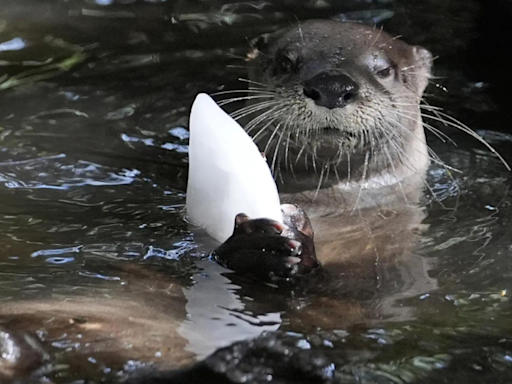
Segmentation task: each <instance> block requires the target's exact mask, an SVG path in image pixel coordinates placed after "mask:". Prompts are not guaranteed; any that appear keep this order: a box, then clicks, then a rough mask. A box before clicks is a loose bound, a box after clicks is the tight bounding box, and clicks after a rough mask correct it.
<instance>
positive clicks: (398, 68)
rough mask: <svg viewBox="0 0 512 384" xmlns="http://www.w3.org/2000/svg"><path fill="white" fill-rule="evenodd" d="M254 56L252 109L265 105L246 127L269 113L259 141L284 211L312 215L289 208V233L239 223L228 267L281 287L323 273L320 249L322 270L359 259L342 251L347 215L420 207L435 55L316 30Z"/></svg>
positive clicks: (314, 26)
mask: <svg viewBox="0 0 512 384" xmlns="http://www.w3.org/2000/svg"><path fill="white" fill-rule="evenodd" d="M254 56H256V57H255V59H254V60H253V61H252V63H251V75H252V78H253V79H254V80H251V84H255V85H256V86H255V87H253V89H251V90H250V92H251V93H250V94H249V95H250V96H248V98H249V99H250V100H251V101H254V100H258V102H256V103H255V102H252V103H250V105H249V106H248V107H245V108H242V109H241V110H240V111H239V112H236V113H235V116H237V115H240V113H241V114H245V113H247V112H253V111H257V113H258V115H257V117H255V118H254V119H252V120H251V121H250V122H249V123H248V124H247V127H248V131H249V132H254V139H255V141H256V142H257V143H258V144H259V145H260V147H261V149H262V150H263V151H264V152H265V153H266V156H267V158H269V159H271V166H272V167H273V170H274V174H275V176H276V179H277V181H278V182H279V183H280V190H281V191H284V194H283V195H282V199H283V200H284V201H285V202H287V203H293V204H296V205H297V206H298V207H300V209H299V208H295V209H293V208H290V206H289V205H288V206H284V209H283V214H284V221H285V224H287V227H288V228H286V229H285V228H284V227H281V226H280V225H279V224H278V223H276V222H272V221H269V220H266V221H265V220H262V219H257V220H249V218H247V217H246V216H245V215H239V217H237V219H236V223H235V231H234V234H233V236H232V237H231V238H230V239H228V240H227V241H226V242H225V243H224V244H222V245H221V246H220V247H219V248H218V249H217V251H216V253H215V255H216V258H217V259H218V260H219V261H220V262H221V263H223V264H224V265H226V266H227V267H228V268H230V269H234V270H238V271H242V272H243V271H253V272H254V271H256V272H258V273H260V274H261V275H268V274H271V275H274V276H280V277H288V276H293V275H296V274H304V273H307V272H310V271H311V270H312V269H314V268H316V267H317V265H318V262H317V261H316V257H315V254H314V253H315V245H316V248H317V249H318V256H319V261H320V262H322V263H326V262H332V263H335V264H339V262H340V261H342V260H343V259H351V258H352V256H349V254H350V251H347V248H346V247H345V246H343V247H340V246H341V244H340V239H342V238H343V237H344V233H346V231H347V228H348V227H350V221H351V219H350V217H348V218H347V217H346V216H347V215H346V214H345V213H347V211H352V213H353V211H354V210H356V209H357V210H358V216H361V215H363V211H364V209H365V208H366V209H367V208H368V207H376V206H379V207H380V208H382V206H385V207H386V209H394V208H398V209H400V210H403V207H405V206H408V205H411V203H415V202H417V201H418V198H419V197H420V190H421V185H422V182H423V178H424V175H425V171H426V169H427V167H428V165H429V159H430V157H429V154H428V151H427V145H426V140H425V133H424V131H423V123H422V119H421V113H420V108H419V104H420V101H421V98H422V94H423V91H424V89H425V87H426V86H427V84H428V80H429V77H430V74H431V70H430V68H431V63H432V55H431V54H430V52H429V51H428V50H426V49H424V48H422V47H418V46H410V45H408V44H406V43H405V42H403V41H401V40H398V39H396V38H393V37H392V36H390V35H388V34H387V33H385V32H383V31H382V30H378V29H375V28H372V27H369V26H364V25H361V24H357V23H339V22H335V21H307V22H305V23H303V24H302V25H301V26H300V27H299V28H292V29H288V30H284V31H278V32H276V33H275V34H274V35H273V36H271V37H270V38H269V41H268V42H267V45H266V47H259V48H258V51H257V52H256V54H255V55H254ZM396 192H399V193H398V194H397V193H396ZM397 197H398V199H397ZM395 212H396V211H395ZM374 213H375V212H374ZM308 216H309V217H308ZM349 216H350V215H349ZM420 216H421V215H420ZM310 219H311V221H312V223H310ZM386 220H387V219H386ZM347 221H348V222H347ZM352 221H353V220H352ZM362 221H364V220H362ZM347 224H348V225H347ZM388 224H389V223H388ZM313 229H315V232H316V233H317V239H316V241H315V242H314V243H315V244H313ZM283 234H284V235H283ZM256 244H258V245H256ZM258 247H259V250H260V251H261V252H256V249H257V248H258ZM340 249H343V252H340V251H339V250H340ZM357 252H359V253H360V250H357ZM256 253H260V254H259V255H257V256H256ZM343 254H344V255H343ZM262 255H264V256H262ZM283 256H284V257H283ZM290 257H292V258H291V259H290ZM299 259H300V260H299ZM290 260H291V262H290ZM294 261H295V262H294ZM329 269H331V268H329Z"/></svg>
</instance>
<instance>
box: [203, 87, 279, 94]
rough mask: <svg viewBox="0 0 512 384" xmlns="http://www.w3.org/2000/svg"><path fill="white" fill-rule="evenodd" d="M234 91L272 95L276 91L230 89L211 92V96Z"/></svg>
mask: <svg viewBox="0 0 512 384" xmlns="http://www.w3.org/2000/svg"><path fill="white" fill-rule="evenodd" d="M232 93H255V94H258V95H260V94H261V95H270V96H274V95H275V94H276V93H275V92H274V91H272V90H268V91H264V90H261V89H251V88H249V89H230V90H227V91H219V92H214V93H212V94H211V96H220V95H229V94H232Z"/></svg>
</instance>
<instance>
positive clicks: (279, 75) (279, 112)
mask: <svg viewBox="0 0 512 384" xmlns="http://www.w3.org/2000/svg"><path fill="white" fill-rule="evenodd" d="M431 61H432V56H431V54H430V53H429V52H428V51H427V50H425V49H423V48H421V47H417V46H410V45H408V44H406V43H404V42H402V41H400V40H397V39H395V38H393V37H391V36H390V35H388V34H386V33H385V32H383V31H381V30H379V29H375V28H371V27H368V26H364V25H361V24H355V23H341V22H336V21H309V22H306V23H303V24H302V25H301V26H300V27H299V26H297V27H294V28H290V29H287V30H282V31H278V32H276V33H274V34H273V35H271V37H270V39H269V41H268V42H267V43H266V44H265V47H262V48H259V51H258V55H257V58H256V59H255V60H253V62H252V64H251V72H252V75H253V76H252V77H253V78H252V80H254V81H255V82H258V83H259V84H260V85H256V86H255V87H256V88H258V89H259V90H254V92H255V93H254V95H260V96H258V97H255V98H254V99H253V100H258V103H259V105H261V108H260V109H259V110H258V111H259V116H258V117H257V118H256V119H253V120H252V122H250V123H249V124H248V130H250V131H251V133H252V134H253V135H254V136H255V139H256V140H257V141H259V142H260V143H261V142H263V143H264V144H265V146H266V149H268V148H274V153H277V152H278V151H279V150H280V147H283V146H284V145H286V149H285V150H283V151H281V153H284V152H286V156H288V152H290V151H293V149H292V148H295V150H296V152H297V151H299V152H300V153H302V152H311V153H314V155H315V156H316V157H320V158H323V159H325V160H326V161H331V162H334V161H336V159H339V158H340V157H341V156H342V155H343V154H346V153H349V154H350V153H356V152H358V151H359V152H360V151H363V150H365V148H368V147H370V146H373V144H374V143H379V144H382V143H383V142H392V144H393V145H395V146H400V147H402V146H404V145H406V144H405V143H406V142H407V141H408V138H409V139H410V136H411V135H412V133H411V132H412V131H413V130H414V129H415V128H417V127H418V124H421V118H420V116H419V108H418V106H419V102H420V99H421V96H422V93H423V91H424V89H425V87H426V85H427V83H428V78H429V76H430V66H431ZM253 84H254V83H253ZM258 92H259V93H258ZM263 106H265V108H264V107H263ZM254 108H257V107H256V105H254ZM299 156H300V154H299Z"/></svg>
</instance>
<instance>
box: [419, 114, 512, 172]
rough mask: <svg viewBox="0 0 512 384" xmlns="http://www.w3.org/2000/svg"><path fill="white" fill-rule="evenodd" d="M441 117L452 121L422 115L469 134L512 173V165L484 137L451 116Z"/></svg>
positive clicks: (444, 115)
mask: <svg viewBox="0 0 512 384" xmlns="http://www.w3.org/2000/svg"><path fill="white" fill-rule="evenodd" d="M440 115H441V116H443V117H445V118H447V119H450V120H452V121H447V120H445V119H443V118H439V117H435V116H432V115H427V114H425V113H422V114H421V116H422V117H426V118H427V119H432V120H436V121H440V122H442V123H446V124H448V125H449V126H451V127H454V128H457V129H459V130H461V131H462V132H464V133H467V134H468V135H469V136H471V137H473V138H475V139H476V140H478V141H479V142H480V143H482V144H483V145H485V146H486V147H487V149H488V150H489V151H491V152H492V153H493V154H494V155H495V156H496V157H498V159H500V161H501V162H502V163H503V165H504V166H505V168H507V170H508V171H512V169H511V168H510V165H508V163H507V161H506V160H505V159H504V158H503V157H502V156H501V155H500V154H499V153H498V151H496V149H494V147H493V146H492V145H491V144H489V143H488V142H487V141H485V139H484V138H483V137H482V136H480V135H479V134H478V133H476V132H475V131H473V130H472V129H471V128H469V127H468V126H467V125H465V124H463V123H461V122H460V121H459V120H457V119H455V118H453V117H451V116H450V115H447V114H446V113H442V112H440Z"/></svg>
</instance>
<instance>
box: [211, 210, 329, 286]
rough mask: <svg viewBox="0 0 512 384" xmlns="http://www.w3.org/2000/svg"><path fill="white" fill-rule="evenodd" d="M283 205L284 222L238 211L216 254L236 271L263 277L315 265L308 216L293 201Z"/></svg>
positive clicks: (289, 273)
mask: <svg viewBox="0 0 512 384" xmlns="http://www.w3.org/2000/svg"><path fill="white" fill-rule="evenodd" d="M282 209H283V221H284V223H285V224H284V225H283V224H281V223H279V222H277V221H274V220H270V219H253V220H251V219H250V218H249V217H248V216H247V215H245V214H239V215H237V217H236V219H235V230H234V232H233V235H232V236H231V237H230V238H229V239H228V240H226V242H224V243H223V244H222V245H221V246H220V247H219V248H217V250H216V251H215V252H214V256H215V258H216V259H217V260H218V261H219V262H220V263H221V264H223V265H225V266H226V267H228V268H229V269H232V270H234V271H236V272H240V273H249V274H254V275H257V276H258V277H262V278H268V277H281V278H287V277H291V276H296V275H303V274H307V273H309V272H311V270H313V269H315V268H317V267H318V266H319V263H318V261H317V260H316V255H315V246H314V243H313V229H312V228H311V224H310V222H309V219H308V217H307V216H306V214H305V213H304V211H302V210H301V209H300V208H298V207H296V206H293V205H283V206H282Z"/></svg>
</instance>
